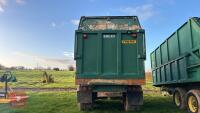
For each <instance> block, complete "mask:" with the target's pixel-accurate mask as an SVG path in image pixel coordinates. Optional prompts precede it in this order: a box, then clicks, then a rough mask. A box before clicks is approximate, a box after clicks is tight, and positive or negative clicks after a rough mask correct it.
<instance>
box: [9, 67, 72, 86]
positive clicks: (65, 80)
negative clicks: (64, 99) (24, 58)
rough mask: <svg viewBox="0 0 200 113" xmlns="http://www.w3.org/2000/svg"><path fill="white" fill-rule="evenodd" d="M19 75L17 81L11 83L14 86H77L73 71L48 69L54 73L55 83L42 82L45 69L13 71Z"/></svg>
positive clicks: (49, 72)
mask: <svg viewBox="0 0 200 113" xmlns="http://www.w3.org/2000/svg"><path fill="white" fill-rule="evenodd" d="M12 73H13V74H14V75H15V76H16V77H17V82H14V83H9V84H10V85H11V86H12V87H22V88H24V87H25V88H68V87H70V88H75V87H76V86H75V84H74V72H71V71H47V73H48V74H52V75H53V77H54V79H55V83H50V84H47V83H42V77H43V76H42V75H43V71H36V70H28V71H12Z"/></svg>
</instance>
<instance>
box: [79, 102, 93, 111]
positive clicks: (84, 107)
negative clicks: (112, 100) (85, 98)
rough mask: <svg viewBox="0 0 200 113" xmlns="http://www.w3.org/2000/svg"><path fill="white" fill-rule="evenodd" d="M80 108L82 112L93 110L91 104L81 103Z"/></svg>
mask: <svg viewBox="0 0 200 113" xmlns="http://www.w3.org/2000/svg"><path fill="white" fill-rule="evenodd" d="M78 106H79V110H80V111H88V110H91V109H92V104H91V103H79V104H78Z"/></svg>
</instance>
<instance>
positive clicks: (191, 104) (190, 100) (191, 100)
mask: <svg viewBox="0 0 200 113" xmlns="http://www.w3.org/2000/svg"><path fill="white" fill-rule="evenodd" d="M188 106H189V109H190V111H191V112H193V113H196V112H197V108H198V102H197V99H196V98H195V97H194V96H193V95H191V96H190V97H189V98H188Z"/></svg>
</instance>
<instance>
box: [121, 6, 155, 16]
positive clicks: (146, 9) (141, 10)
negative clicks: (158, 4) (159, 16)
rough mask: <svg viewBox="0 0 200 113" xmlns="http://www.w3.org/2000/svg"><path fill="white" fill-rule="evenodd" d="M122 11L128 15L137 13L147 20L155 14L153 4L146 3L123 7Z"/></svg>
mask: <svg viewBox="0 0 200 113" xmlns="http://www.w3.org/2000/svg"><path fill="white" fill-rule="evenodd" d="M120 11H121V12H122V13H124V14H126V15H136V16H138V17H139V18H140V19H141V20H147V19H149V18H151V17H152V16H153V15H154V14H155V11H154V9H153V5H152V4H145V5H142V6H137V7H126V8H121V9H120Z"/></svg>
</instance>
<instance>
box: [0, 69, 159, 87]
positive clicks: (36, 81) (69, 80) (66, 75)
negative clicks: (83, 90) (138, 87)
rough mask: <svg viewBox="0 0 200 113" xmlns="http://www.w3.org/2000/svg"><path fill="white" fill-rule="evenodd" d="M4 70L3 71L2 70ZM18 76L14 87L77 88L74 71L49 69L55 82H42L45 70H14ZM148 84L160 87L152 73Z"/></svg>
mask: <svg viewBox="0 0 200 113" xmlns="http://www.w3.org/2000/svg"><path fill="white" fill-rule="evenodd" d="M0 72H2V71H0ZM12 72H13V74H14V75H16V77H17V82H15V83H10V85H11V86H12V87H15V88H16V87H18V88H19V87H20V88H76V87H77V86H76V85H75V83H74V80H75V79H74V77H75V73H74V72H73V71H47V73H48V74H52V75H53V77H54V79H55V83H50V84H47V83H42V75H43V71H36V70H28V71H26V70H25V71H12ZM147 76H148V77H147V81H146V85H144V86H143V89H146V90H159V88H156V87H153V86H152V81H151V79H149V77H150V76H151V75H149V73H148V75H147Z"/></svg>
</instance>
